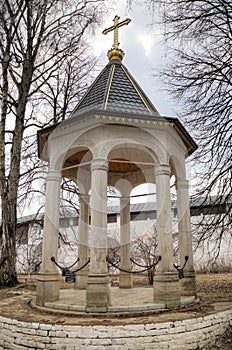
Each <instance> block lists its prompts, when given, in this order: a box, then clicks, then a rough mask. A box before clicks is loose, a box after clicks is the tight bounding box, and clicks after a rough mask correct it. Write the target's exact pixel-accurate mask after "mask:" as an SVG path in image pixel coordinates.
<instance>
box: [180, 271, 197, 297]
mask: <svg viewBox="0 0 232 350" xmlns="http://www.w3.org/2000/svg"><path fill="white" fill-rule="evenodd" d="M180 293H181V296H196V295H197V287H196V274H195V272H194V271H189V272H184V278H182V279H181V280H180Z"/></svg>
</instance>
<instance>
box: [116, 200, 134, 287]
mask: <svg viewBox="0 0 232 350" xmlns="http://www.w3.org/2000/svg"><path fill="white" fill-rule="evenodd" d="M122 194H123V193H122ZM130 250H131V244H130V198H127V197H122V198H121V199H120V258H121V261H120V267H121V268H122V269H124V270H127V271H131V261H130ZM119 287H120V288H132V275H131V274H130V273H127V272H123V271H120V274H119Z"/></svg>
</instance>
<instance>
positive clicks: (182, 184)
mask: <svg viewBox="0 0 232 350" xmlns="http://www.w3.org/2000/svg"><path fill="white" fill-rule="evenodd" d="M176 188H177V189H180V188H185V189H188V188H189V181H188V180H186V179H178V178H177V180H176Z"/></svg>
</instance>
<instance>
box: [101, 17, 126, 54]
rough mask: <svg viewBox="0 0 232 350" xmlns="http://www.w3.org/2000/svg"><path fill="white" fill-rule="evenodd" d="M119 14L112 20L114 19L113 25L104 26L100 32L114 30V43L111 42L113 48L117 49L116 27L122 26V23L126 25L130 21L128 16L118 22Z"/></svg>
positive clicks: (104, 32)
mask: <svg viewBox="0 0 232 350" xmlns="http://www.w3.org/2000/svg"><path fill="white" fill-rule="evenodd" d="M119 18H120V17H119V16H115V17H114V19H113V21H114V25H113V26H112V27H109V28H106V29H104V30H103V32H102V34H107V33H109V32H112V30H113V31H114V44H113V49H118V45H119V42H118V28H119V27H122V26H124V25H127V24H129V23H130V21H131V19H130V18H126V19H125V20H124V21H122V22H120V23H118V20H119Z"/></svg>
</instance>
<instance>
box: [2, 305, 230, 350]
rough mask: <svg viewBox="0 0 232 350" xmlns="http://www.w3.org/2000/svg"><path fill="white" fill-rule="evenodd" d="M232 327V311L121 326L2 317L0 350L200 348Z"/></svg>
mask: <svg viewBox="0 0 232 350" xmlns="http://www.w3.org/2000/svg"><path fill="white" fill-rule="evenodd" d="M229 325H232V310H227V311H223V312H218V313H214V314H211V315H208V316H204V317H198V318H192V319H187V320H183V321H175V322H165V323H150V324H133V325H121V326H67V325H63V326H62V325H50V324H40V323H29V322H20V321H17V320H12V319H9V318H5V317H0V349H1V350H2V349H12V350H25V349H33V350H36V349H54V350H74V349H76V350H77V349H78V350H82V349H83V350H86V349H88V350H108V349H109V350H131V349H133V350H151V349H157V350H162V349H172V350H177V349H178V350H190V349H200V348H202V347H203V346H204V345H206V344H208V343H210V342H213V340H214V339H215V337H216V336H217V335H219V334H222V333H223V332H224V331H225V329H226V328H227V327H228V326H229Z"/></svg>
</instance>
